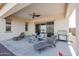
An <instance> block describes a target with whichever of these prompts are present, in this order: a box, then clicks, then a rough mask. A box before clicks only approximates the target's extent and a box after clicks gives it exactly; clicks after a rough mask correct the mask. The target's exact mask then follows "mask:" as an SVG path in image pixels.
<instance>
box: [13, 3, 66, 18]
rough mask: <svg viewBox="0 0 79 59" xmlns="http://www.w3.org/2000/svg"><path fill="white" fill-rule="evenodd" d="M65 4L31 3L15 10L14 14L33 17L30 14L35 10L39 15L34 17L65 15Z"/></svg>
mask: <svg viewBox="0 0 79 59" xmlns="http://www.w3.org/2000/svg"><path fill="white" fill-rule="evenodd" d="M65 9H66V4H64V3H55V4H54V3H33V4H31V5H29V6H28V7H25V8H23V9H22V10H20V11H18V12H16V13H15V14H14V15H15V16H19V17H21V18H26V19H33V18H32V16H31V15H30V14H32V13H33V12H35V13H36V14H39V15H40V17H35V18H34V19H40V18H44V17H49V16H58V15H59V16H61V15H62V16H63V17H64V16H65Z"/></svg>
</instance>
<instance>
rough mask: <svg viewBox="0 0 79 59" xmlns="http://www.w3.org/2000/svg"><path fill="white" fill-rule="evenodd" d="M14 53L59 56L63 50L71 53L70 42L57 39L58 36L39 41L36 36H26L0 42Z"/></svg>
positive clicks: (65, 53)
mask: <svg viewBox="0 0 79 59" xmlns="http://www.w3.org/2000/svg"><path fill="white" fill-rule="evenodd" d="M0 43H1V44H2V45H4V46H5V47H6V48H7V49H9V50H10V51H11V52H12V53H13V54H14V55H21V56H22V55H24V56H25V55H26V56H27V55H29V56H33V55H34V56H38V55H39V56H40V55H42V56H43V55H47V56H52V55H54V56H57V55H58V52H59V51H63V52H64V55H67V56H68V55H71V52H70V51H69V47H68V45H69V44H68V42H62V41H57V40H56V36H52V37H49V38H47V40H41V41H39V40H38V38H36V36H34V35H33V36H28V37H27V36H25V38H22V39H20V40H18V41H16V40H13V39H9V40H5V41H2V42H0Z"/></svg>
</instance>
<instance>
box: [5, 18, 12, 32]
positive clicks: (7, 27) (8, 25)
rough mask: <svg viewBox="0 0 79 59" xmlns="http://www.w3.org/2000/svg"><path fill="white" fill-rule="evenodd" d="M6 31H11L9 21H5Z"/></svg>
mask: <svg viewBox="0 0 79 59" xmlns="http://www.w3.org/2000/svg"><path fill="white" fill-rule="evenodd" d="M6 31H11V20H10V19H6Z"/></svg>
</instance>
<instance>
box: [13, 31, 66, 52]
mask: <svg viewBox="0 0 79 59" xmlns="http://www.w3.org/2000/svg"><path fill="white" fill-rule="evenodd" d="M61 36H63V35H62V34H59V35H58V39H57V36H55V35H52V36H51V37H43V38H42V37H40V36H37V35H32V36H31V38H30V39H29V42H32V43H33V41H35V40H37V42H36V43H34V44H33V48H34V49H35V50H36V51H41V50H43V49H45V48H47V47H52V48H53V47H56V42H57V41H58V40H60V38H61ZM64 37H65V38H64V39H66V41H67V35H65V34H64ZM23 38H25V33H24V32H22V33H21V34H20V35H19V36H17V37H14V38H13V40H15V41H18V40H21V39H23Z"/></svg>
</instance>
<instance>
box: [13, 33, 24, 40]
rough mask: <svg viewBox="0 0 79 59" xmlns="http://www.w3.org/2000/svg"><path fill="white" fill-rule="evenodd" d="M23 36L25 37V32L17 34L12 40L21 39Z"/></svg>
mask: <svg viewBox="0 0 79 59" xmlns="http://www.w3.org/2000/svg"><path fill="white" fill-rule="evenodd" d="M23 38H25V33H24V32H22V33H20V35H19V36H16V37H14V38H13V40H21V39H23Z"/></svg>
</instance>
